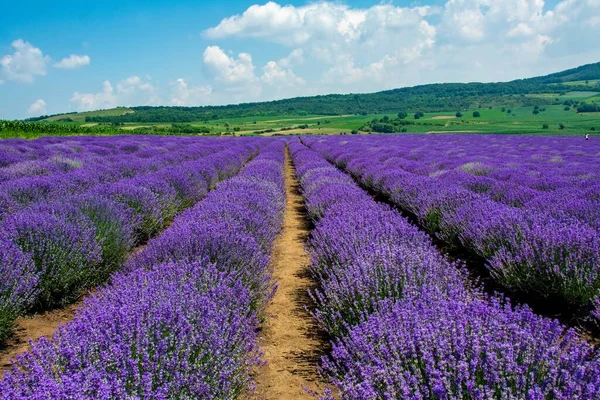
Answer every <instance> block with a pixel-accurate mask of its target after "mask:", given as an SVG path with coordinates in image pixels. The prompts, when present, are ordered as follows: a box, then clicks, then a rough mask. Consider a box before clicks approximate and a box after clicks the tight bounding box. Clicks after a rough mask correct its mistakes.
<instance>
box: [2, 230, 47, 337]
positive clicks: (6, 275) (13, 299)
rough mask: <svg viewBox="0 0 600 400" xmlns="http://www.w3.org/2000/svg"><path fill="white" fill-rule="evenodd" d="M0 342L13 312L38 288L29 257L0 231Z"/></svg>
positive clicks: (16, 313)
mask: <svg viewBox="0 0 600 400" xmlns="http://www.w3.org/2000/svg"><path fill="white" fill-rule="evenodd" d="M0 276H1V277H2V280H0V342H2V341H3V340H5V339H6V337H7V336H8V335H9V334H10V332H11V329H12V325H13V322H14V320H15V318H16V317H17V316H19V315H20V314H21V313H22V312H23V311H26V310H27V309H28V308H29V306H30V304H31V303H32V301H33V300H34V299H35V298H36V296H37V292H38V281H39V274H38V272H37V270H36V268H35V265H34V263H33V260H32V259H31V257H30V256H29V255H28V254H26V253H23V252H22V251H21V249H19V247H18V246H17V245H16V244H15V243H14V242H13V241H12V240H10V238H9V237H7V235H5V234H3V233H0Z"/></svg>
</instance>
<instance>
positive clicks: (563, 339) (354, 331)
mask: <svg viewBox="0 0 600 400" xmlns="http://www.w3.org/2000/svg"><path fill="white" fill-rule="evenodd" d="M290 147H291V150H292V156H293V159H294V162H295V164H296V168H297V173H298V176H299V179H300V183H301V186H302V190H303V194H304V197H305V201H306V205H307V209H308V212H309V215H310V216H311V217H312V218H313V219H314V220H315V230H314V231H313V233H312V236H311V239H310V243H309V249H310V252H311V259H312V266H311V271H312V274H313V276H314V277H315V278H316V280H317V281H318V282H319V286H318V288H317V289H316V290H315V291H314V292H313V293H312V295H313V298H314V300H315V302H316V305H317V306H316V310H315V311H314V315H315V317H316V319H317V320H318V321H319V323H320V324H321V326H322V327H323V328H324V329H326V330H327V332H329V333H330V334H331V335H332V336H333V337H334V339H335V341H334V343H333V349H332V352H331V355H330V356H329V357H327V358H325V359H324V360H323V369H324V371H325V372H326V373H328V374H329V375H330V377H331V379H332V382H333V383H334V385H335V386H336V387H337V390H338V391H339V394H340V397H341V398H345V399H380V398H403V399H431V398H436V399H492V398H494V399H517V398H518V399H524V398H526V399H547V398H556V399H575V398H580V399H591V398H598V396H600V359H599V358H598V355H597V354H596V353H595V352H594V350H593V348H592V346H590V345H589V344H587V343H586V342H584V341H582V340H581V339H579V338H578V337H577V335H576V333H575V332H574V331H573V330H570V329H566V328H565V327H564V326H562V325H561V324H560V323H559V322H557V321H552V320H549V319H545V318H541V317H539V316H537V315H535V314H533V313H532V312H531V311H530V310H529V309H528V308H515V307H512V306H511V305H510V304H509V303H508V302H507V301H504V300H502V299H500V298H496V297H488V296H486V295H484V294H483V293H482V292H481V290H480V289H478V288H477V287H473V286H471V285H470V284H469V281H468V279H467V277H466V274H465V273H464V271H462V270H461V268H460V266H458V265H454V264H452V263H450V262H448V261H446V260H445V259H444V258H443V257H442V256H441V255H440V254H439V252H437V250H436V249H435V247H434V246H433V245H432V243H431V240H430V239H429V238H428V236H427V235H426V234H424V233H423V232H421V231H420V230H419V229H418V228H417V227H415V226H412V225H411V224H410V223H409V222H408V221H407V220H406V219H405V218H403V217H402V216H401V215H400V214H399V213H398V212H397V211H395V210H392V209H391V208H389V207H388V206H386V205H383V204H381V203H377V202H375V201H374V200H373V199H372V198H371V197H370V196H369V195H368V194H367V193H366V192H364V191H363V190H361V189H360V188H359V187H358V186H357V185H356V184H355V183H354V181H353V180H352V178H350V177H349V176H348V175H346V174H344V173H342V172H341V171H339V170H338V169H337V168H335V167H334V166H333V165H331V164H330V163H329V162H327V161H326V160H325V159H324V158H323V157H322V156H321V155H320V154H318V153H316V152H314V151H312V150H309V149H308V148H306V147H304V146H303V145H301V144H299V143H292V144H291V146H290ZM332 394H333V393H327V394H326V395H325V398H333V396H332Z"/></svg>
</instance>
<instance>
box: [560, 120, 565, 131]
mask: <svg viewBox="0 0 600 400" xmlns="http://www.w3.org/2000/svg"><path fill="white" fill-rule="evenodd" d="M565 128H566V126H565V124H563V123H562V122H561V123H560V124H558V129H560V130H561V131H562V130H563V129H565Z"/></svg>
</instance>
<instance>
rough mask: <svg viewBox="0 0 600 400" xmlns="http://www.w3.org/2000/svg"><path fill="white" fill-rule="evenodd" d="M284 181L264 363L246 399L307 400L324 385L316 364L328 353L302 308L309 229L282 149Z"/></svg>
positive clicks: (309, 283) (264, 335)
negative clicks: (275, 285)
mask: <svg viewBox="0 0 600 400" xmlns="http://www.w3.org/2000/svg"><path fill="white" fill-rule="evenodd" d="M285 181H286V195H287V205H286V210H285V219H284V224H283V230H282V232H281V233H280V235H279V237H278V238H277V240H276V242H275V244H274V247H273V253H272V255H271V264H272V267H273V270H274V273H273V278H274V279H275V280H276V281H277V283H278V289H277V293H276V294H275V297H274V298H273V300H272V302H271V304H270V305H269V306H268V307H267V320H266V322H265V323H264V325H263V332H262V334H261V348H262V349H263V350H264V352H265V357H264V358H265V360H266V361H267V363H266V365H265V366H264V367H262V368H261V369H260V370H259V371H258V372H257V374H256V384H257V390H256V393H255V394H254V395H252V396H251V398H252V399H256V400H259V399H260V400H271V399H273V400H275V399H281V400H286V399H301V398H307V399H308V398H311V397H310V396H309V395H308V394H307V393H306V391H305V390H304V388H305V387H306V388H309V389H312V390H316V389H317V386H318V385H319V386H321V387H322V386H323V385H322V384H321V381H320V379H319V377H318V374H317V364H318V362H319V360H320V358H321V355H322V354H323V352H324V351H325V350H326V349H327V342H326V341H324V340H323V338H322V337H321V336H320V334H319V330H318V329H317V328H316V326H315V323H314V320H313V318H312V317H311V315H310V314H309V313H308V312H306V310H305V309H304V307H305V306H306V305H308V304H310V297H309V296H308V294H307V289H308V288H310V287H311V286H312V281H311V280H310V278H309V276H308V264H309V262H310V259H309V256H308V254H307V253H306V252H305V251H304V241H305V239H306V237H307V236H308V233H309V228H308V219H307V218H306V215H305V214H304V203H303V201H302V197H301V196H300V195H299V193H298V187H297V180H296V176H295V170H294V167H293V165H292V162H291V159H290V156H289V152H288V150H287V149H286V163H285ZM320 384H321V385H320Z"/></svg>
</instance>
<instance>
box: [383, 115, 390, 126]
mask: <svg viewBox="0 0 600 400" xmlns="http://www.w3.org/2000/svg"><path fill="white" fill-rule="evenodd" d="M381 121H382V122H385V123H386V124H387V123H388V122H390V117H388V116H387V115H384V117H383V118H382V119H381Z"/></svg>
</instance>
